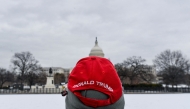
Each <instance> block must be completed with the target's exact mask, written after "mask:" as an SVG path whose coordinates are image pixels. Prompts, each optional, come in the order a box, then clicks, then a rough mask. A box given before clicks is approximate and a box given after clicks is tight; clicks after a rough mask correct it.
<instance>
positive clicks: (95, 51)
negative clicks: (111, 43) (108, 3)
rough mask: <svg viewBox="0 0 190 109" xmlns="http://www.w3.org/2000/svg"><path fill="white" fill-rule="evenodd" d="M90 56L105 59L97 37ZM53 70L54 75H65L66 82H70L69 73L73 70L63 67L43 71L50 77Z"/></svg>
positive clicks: (46, 68)
mask: <svg viewBox="0 0 190 109" xmlns="http://www.w3.org/2000/svg"><path fill="white" fill-rule="evenodd" d="M89 56H100V57H104V52H103V50H102V48H100V47H99V46H98V40H97V37H96V40H95V45H94V47H93V48H92V49H91V51H90V53H89ZM50 68H51V69H52V75H55V74H56V73H59V74H64V75H65V81H67V80H68V75H69V73H70V72H71V71H72V69H71V68H62V67H43V71H44V72H45V73H46V74H47V75H49V69H50Z"/></svg>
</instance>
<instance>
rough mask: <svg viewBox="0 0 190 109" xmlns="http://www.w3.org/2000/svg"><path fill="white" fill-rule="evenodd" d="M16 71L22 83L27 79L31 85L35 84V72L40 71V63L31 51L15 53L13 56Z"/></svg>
mask: <svg viewBox="0 0 190 109" xmlns="http://www.w3.org/2000/svg"><path fill="white" fill-rule="evenodd" d="M12 63H13V65H14V69H15V72H17V73H18V77H19V78H18V79H19V80H20V82H21V84H22V83H23V82H24V81H25V82H28V83H29V85H30V86H31V85H32V84H33V82H32V81H33V80H32V79H34V74H35V73H38V69H39V68H40V65H39V64H38V61H37V60H36V59H35V58H34V56H33V55H32V54H31V53H30V52H21V53H15V54H14V56H13V58H12Z"/></svg>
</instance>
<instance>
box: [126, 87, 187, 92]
mask: <svg viewBox="0 0 190 109" xmlns="http://www.w3.org/2000/svg"><path fill="white" fill-rule="evenodd" d="M124 92H125V93H190V88H126V89H125V90H124Z"/></svg>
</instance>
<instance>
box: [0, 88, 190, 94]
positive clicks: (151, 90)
mask: <svg viewBox="0 0 190 109" xmlns="http://www.w3.org/2000/svg"><path fill="white" fill-rule="evenodd" d="M61 92H62V89H61V88H44V89H30V90H19V89H12V90H10V89H0V94H61ZM124 92H125V93H177V92H178V93H190V88H142V87H141V88H126V89H125V90H124Z"/></svg>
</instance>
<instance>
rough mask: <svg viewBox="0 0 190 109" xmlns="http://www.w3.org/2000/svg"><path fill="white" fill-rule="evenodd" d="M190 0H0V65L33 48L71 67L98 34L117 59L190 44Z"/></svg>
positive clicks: (42, 58) (44, 60) (47, 60)
mask: <svg viewBox="0 0 190 109" xmlns="http://www.w3.org/2000/svg"><path fill="white" fill-rule="evenodd" d="M189 4H190V1H188V0H183V1H178V0H154V1H152V0H143V1H140V0H133V1H129V0H119V1H118V0H109V1H108V0H80V1H78V0H56V1H52V0H36V1H25V0H17V1H15V0H6V1H2V0H0V57H1V63H0V67H5V68H8V67H9V65H10V64H11V63H10V60H11V58H12V56H13V55H14V53H16V52H22V51H30V52H31V53H32V54H33V55H34V56H35V58H36V59H37V60H39V62H40V64H41V65H42V66H44V67H48V66H57V67H64V68H70V67H73V66H74V65H75V63H76V62H77V61H78V60H79V59H80V58H82V57H85V56H88V54H89V52H90V50H91V48H92V47H93V46H94V41H95V37H98V41H99V46H100V47H101V48H102V49H103V51H104V53H105V57H106V58H110V59H111V61H112V62H113V63H114V64H115V63H118V62H122V61H123V60H125V59H126V58H127V57H130V56H142V57H143V58H145V59H146V60H147V64H152V60H153V59H154V58H155V56H156V55H158V54H159V53H160V52H162V51H164V50H166V49H171V50H181V51H182V53H184V54H185V55H186V56H187V57H190V52H189V49H188V47H189V46H190V44H189V43H188V41H189V34H190V32H189V30H188V29H189V28H190V14H189V13H190V11H189V10H190V7H189V6H188V5H189Z"/></svg>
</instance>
